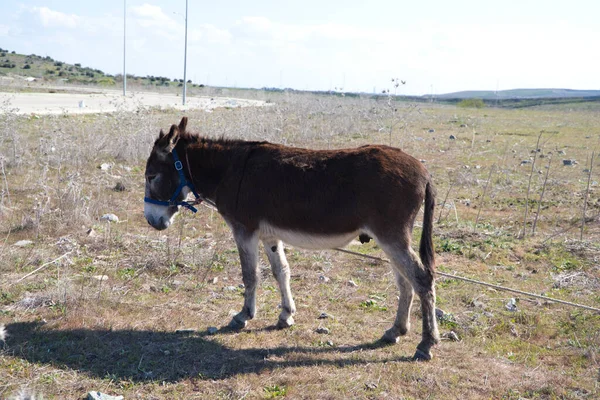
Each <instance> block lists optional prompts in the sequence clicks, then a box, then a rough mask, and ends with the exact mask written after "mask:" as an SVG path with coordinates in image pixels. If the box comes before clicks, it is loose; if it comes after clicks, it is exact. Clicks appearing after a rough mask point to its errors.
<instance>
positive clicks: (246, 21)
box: [0, 0, 600, 95]
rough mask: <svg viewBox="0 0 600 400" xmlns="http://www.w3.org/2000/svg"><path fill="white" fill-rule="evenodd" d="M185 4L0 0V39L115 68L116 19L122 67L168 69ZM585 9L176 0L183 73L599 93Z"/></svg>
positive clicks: (378, 86) (596, 34)
mask: <svg viewBox="0 0 600 400" xmlns="http://www.w3.org/2000/svg"><path fill="white" fill-rule="evenodd" d="M125 2H126V3H125ZM185 8H186V7H185V0H125V1H124V0H103V1H82V0H21V1H17V0H0V48H3V49H8V50H11V51H13V50H14V51H16V52H17V53H23V54H32V53H33V54H37V55H42V56H50V57H52V58H54V59H55V60H60V61H64V62H69V63H81V64H82V65H83V66H89V67H92V68H95V69H101V70H102V71H104V72H106V73H110V74H118V73H122V72H123V42H124V40H123V39H124V26H123V25H124V24H123V22H124V15H125V16H126V24H127V28H126V31H125V32H126V35H125V39H126V40H125V42H126V49H127V53H126V54H127V55H126V71H127V73H128V74H135V75H140V76H146V75H154V76H166V77H169V78H177V79H181V78H183V64H184V37H185ZM125 11H126V12H125ZM598 16H600V1H597V0H589V1H588V0H571V1H564V0H543V1H541V0H516V1H513V0H503V1H494V2H491V1H482V0H477V1H471V0H452V1H447V0H421V1H402V0H369V1H366V0H365V1H359V0H302V1H285V0H278V1H275V0H264V1H262V0H253V1H249V0H223V1H214V0H212V1H208V0H189V6H188V48H187V78H188V79H191V80H192V81H193V82H194V83H203V84H208V85H213V86H232V87H233V86H235V87H255V88H261V87H278V88H284V87H289V88H294V89H301V90H305V89H310V90H335V89H337V90H340V89H341V90H343V91H354V92H368V93H370V92H374V91H376V92H381V91H382V90H384V89H390V90H391V91H392V92H394V90H396V91H397V94H407V95H426V94H431V93H434V94H442V93H450V92H456V91H461V90H505V89H517V88H565V89H600V73H599V71H600V51H598V49H597V46H598V43H600V23H599V22H598ZM594 49H596V50H594ZM392 78H399V79H401V80H403V81H406V84H405V85H401V86H400V87H398V88H397V89H394V87H393V86H392V83H391V79H392Z"/></svg>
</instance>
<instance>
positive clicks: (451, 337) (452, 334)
mask: <svg viewBox="0 0 600 400" xmlns="http://www.w3.org/2000/svg"><path fill="white" fill-rule="evenodd" d="M444 337H445V338H446V339H448V340H451V341H453V342H459V341H460V338H459V337H458V335H457V334H456V332H454V331H450V332H447V333H445V334H444Z"/></svg>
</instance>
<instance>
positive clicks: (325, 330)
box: [316, 326, 329, 335]
mask: <svg viewBox="0 0 600 400" xmlns="http://www.w3.org/2000/svg"><path fill="white" fill-rule="evenodd" d="M316 332H317V333H320V334H322V335H329V328H325V327H324V326H320V327H318V328H317V330H316Z"/></svg>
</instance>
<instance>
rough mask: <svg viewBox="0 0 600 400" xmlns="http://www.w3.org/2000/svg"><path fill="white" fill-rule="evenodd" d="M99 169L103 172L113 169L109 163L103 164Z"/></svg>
mask: <svg viewBox="0 0 600 400" xmlns="http://www.w3.org/2000/svg"><path fill="white" fill-rule="evenodd" d="M98 168H100V169H101V170H102V171H108V170H109V169H111V168H112V165H110V164H109V163H102V164H100V166H99V167H98Z"/></svg>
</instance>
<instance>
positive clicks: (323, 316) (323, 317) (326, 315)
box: [319, 312, 330, 319]
mask: <svg viewBox="0 0 600 400" xmlns="http://www.w3.org/2000/svg"><path fill="white" fill-rule="evenodd" d="M329 317H330V315H329V314H327V313H326V312H322V313H321V315H319V319H327V318H329Z"/></svg>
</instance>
